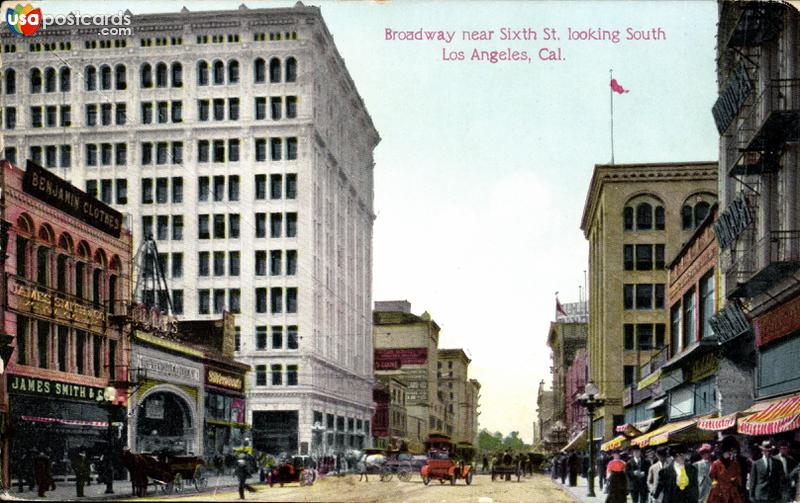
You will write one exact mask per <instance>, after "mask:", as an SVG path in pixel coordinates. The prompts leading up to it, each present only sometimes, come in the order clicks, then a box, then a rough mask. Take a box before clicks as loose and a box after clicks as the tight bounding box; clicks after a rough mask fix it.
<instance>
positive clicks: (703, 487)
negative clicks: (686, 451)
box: [694, 444, 713, 503]
mask: <svg viewBox="0 0 800 503" xmlns="http://www.w3.org/2000/svg"><path fill="white" fill-rule="evenodd" d="M712 450H713V449H712V447H711V445H710V444H703V445H701V446H700V448H699V449H697V454H699V455H700V461H697V462H695V464H694V467H695V468H697V484H698V486H699V487H698V492H699V493H700V499H699V501H700V503H704V502H705V501H706V499H708V494H709V493H710V492H711V477H709V474H710V473H711V451H712Z"/></svg>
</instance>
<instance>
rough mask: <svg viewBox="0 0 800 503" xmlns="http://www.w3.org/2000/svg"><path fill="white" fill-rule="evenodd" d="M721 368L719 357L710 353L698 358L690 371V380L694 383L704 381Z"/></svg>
mask: <svg viewBox="0 0 800 503" xmlns="http://www.w3.org/2000/svg"><path fill="white" fill-rule="evenodd" d="M718 367H719V355H717V353H709V354H707V355H703V356H702V357H700V358H698V359H697V360H696V361H695V362H694V363H692V367H691V369H690V379H691V381H692V382H697V381H702V380H703V379H705V378H706V377H708V376H710V375H712V374H714V373H715V372H716V371H717V368H718Z"/></svg>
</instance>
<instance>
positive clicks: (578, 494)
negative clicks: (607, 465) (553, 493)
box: [550, 477, 606, 503]
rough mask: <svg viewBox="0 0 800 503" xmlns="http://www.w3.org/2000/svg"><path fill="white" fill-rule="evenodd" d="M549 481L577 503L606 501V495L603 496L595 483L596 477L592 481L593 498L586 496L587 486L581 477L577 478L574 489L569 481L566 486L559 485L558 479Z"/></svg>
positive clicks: (600, 502)
mask: <svg viewBox="0 0 800 503" xmlns="http://www.w3.org/2000/svg"><path fill="white" fill-rule="evenodd" d="M550 481H551V482H552V483H553V484H555V485H557V486H558V487H560V488H561V489H562V490H563V491H564V492H565V493H567V494H569V495H570V496H572V499H574V500H575V501H576V502H579V503H602V502H603V501H605V499H606V495H605V494H603V490H602V489H600V486H599V485H598V483H597V477H595V479H594V494H595V495H596V497H594V498H590V497H588V496H586V492H587V491H588V486H587V485H586V479H585V478H583V477H578V485H577V486H575V487H570V486H569V481H567V483H566V484H561V480H560V479H559V480H553V479H550Z"/></svg>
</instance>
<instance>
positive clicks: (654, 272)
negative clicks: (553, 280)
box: [581, 162, 717, 440]
mask: <svg viewBox="0 0 800 503" xmlns="http://www.w3.org/2000/svg"><path fill="white" fill-rule="evenodd" d="M716 180H717V164H716V163H714V162H688V163H658V164H655V163H654V164H625V165H596V166H595V167H594V173H593V175H592V180H591V183H590V186H589V191H588V193H587V195H586V203H585V206H584V211H583V217H582V219H581V229H582V230H583V232H584V236H585V237H586V239H588V240H589V302H590V306H589V312H590V313H591V316H590V318H589V333H588V344H587V349H588V353H589V371H590V379H591V380H592V381H593V382H594V383H595V384H596V385H597V386H598V388H599V389H600V393H601V394H602V395H603V396H604V397H605V400H606V401H605V406H604V407H601V408H600V409H598V410H597V413H596V419H595V425H594V431H595V432H597V437H600V436H601V435H600V433H602V437H603V438H604V439H605V440H610V439H612V438H613V437H614V436H615V435H616V433H615V427H616V426H620V425H622V424H623V423H633V422H638V421H640V420H644V419H648V418H650V417H652V415H653V411H652V409H647V404H645V403H644V401H645V400H647V399H648V398H649V396H650V395H649V392H647V391H640V390H638V389H637V382H638V380H639V378H640V377H641V376H640V375H639V373H640V372H639V368H640V367H641V366H642V365H643V364H644V363H645V362H647V361H648V360H650V358H651V357H652V356H653V355H654V354H655V353H657V352H658V351H661V350H662V349H663V348H664V347H665V346H666V345H667V342H668V340H667V338H666V337H667V335H666V334H667V330H666V327H667V322H668V316H667V307H668V306H667V305H666V300H667V299H666V295H667V291H666V282H667V273H666V270H665V266H666V261H667V257H670V256H674V255H675V254H676V253H677V251H678V250H679V249H680V247H681V246H682V245H683V243H685V242H686V241H687V240H688V238H689V237H690V236H691V235H692V233H693V232H694V229H695V228H696V227H697V225H698V224H700V222H702V221H703V219H704V218H705V217H706V216H707V215H708V212H709V209H710V208H711V206H712V205H713V204H714V202H715V201H716V195H715V194H716Z"/></svg>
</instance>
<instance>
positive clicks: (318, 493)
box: [125, 475, 574, 503]
mask: <svg viewBox="0 0 800 503" xmlns="http://www.w3.org/2000/svg"><path fill="white" fill-rule="evenodd" d="M256 490H257V492H256V493H254V494H253V493H248V494H247V499H248V500H251V501H280V502H311V501H315V502H316V501H336V502H348V503H361V502H364V503H366V502H370V503H373V502H374V503H394V502H397V503H399V502H403V503H406V502H407V503H415V502H417V503H423V502H424V503H429V502H437V503H457V502H458V503H460V502H474V503H501V502H507V503H512V502H513V503H519V502H523V501H524V502H531V503H536V502H542V503H572V502H573V501H574V499H573V498H571V497H570V496H569V495H567V494H566V493H564V492H563V491H562V490H561V489H560V488H559V487H558V484H554V483H553V482H552V481H551V480H550V479H549V478H548V477H547V476H543V475H536V476H534V477H532V478H531V477H528V478H523V479H522V481H521V482H492V481H491V479H490V477H489V476H487V475H479V476H477V477H475V479H474V480H473V482H472V485H471V486H467V485H466V484H464V483H463V481H459V483H458V484H457V485H455V486H451V485H450V484H443V485H442V484H439V483H437V482H433V483H431V485H430V486H425V485H424V484H423V483H422V481H421V480H420V479H419V477H415V479H414V480H412V481H411V482H400V481H397V480H396V479H394V480H392V481H390V482H380V481H379V480H378V478H377V477H375V478H370V481H369V482H359V481H358V476H356V475H348V476H346V477H342V478H338V477H329V478H325V479H322V480H320V481H318V482H317V483H316V484H314V486H312V487H300V486H299V485H298V484H291V485H287V486H286V487H283V488H280V487H277V486H276V487H273V488H270V487H269V486H262V485H258V486H256ZM238 498H239V495H238V493H237V492H236V491H235V489H234V490H232V489H231V488H225V489H218V490H216V491H209V492H206V493H203V494H189V495H186V496H178V497H170V498H165V497H160V496H153V497H148V498H140V499H139V500H142V499H145V500H151V501H158V500H166V499H169V500H172V501H175V500H179V501H209V500H213V501H234V500H237V499H238ZM125 501H135V500H134V499H125Z"/></svg>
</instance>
